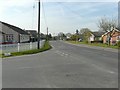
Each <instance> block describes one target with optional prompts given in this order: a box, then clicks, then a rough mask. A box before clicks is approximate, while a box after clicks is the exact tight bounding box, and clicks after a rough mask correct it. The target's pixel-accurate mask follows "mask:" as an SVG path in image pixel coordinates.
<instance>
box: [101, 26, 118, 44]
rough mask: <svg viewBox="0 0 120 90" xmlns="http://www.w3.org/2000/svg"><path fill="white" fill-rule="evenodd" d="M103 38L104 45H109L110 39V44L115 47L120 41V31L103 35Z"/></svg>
mask: <svg viewBox="0 0 120 90" xmlns="http://www.w3.org/2000/svg"><path fill="white" fill-rule="evenodd" d="M110 36H111V37H110ZM102 38H103V43H108V41H109V39H110V44H111V45H115V44H116V43H117V42H118V41H120V30H118V29H116V28H114V29H113V30H111V31H109V32H106V33H105V34H103V35H102Z"/></svg>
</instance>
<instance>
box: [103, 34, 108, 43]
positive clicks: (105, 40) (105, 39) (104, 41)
mask: <svg viewBox="0 0 120 90" xmlns="http://www.w3.org/2000/svg"><path fill="white" fill-rule="evenodd" d="M103 43H107V35H104V36H103Z"/></svg>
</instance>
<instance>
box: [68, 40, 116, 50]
mask: <svg viewBox="0 0 120 90" xmlns="http://www.w3.org/2000/svg"><path fill="white" fill-rule="evenodd" d="M67 42H69V43H72V44H86V45H90V46H99V47H105V48H114V49H118V46H113V45H110V46H108V45H107V44H103V43H86V42H78V41H67Z"/></svg>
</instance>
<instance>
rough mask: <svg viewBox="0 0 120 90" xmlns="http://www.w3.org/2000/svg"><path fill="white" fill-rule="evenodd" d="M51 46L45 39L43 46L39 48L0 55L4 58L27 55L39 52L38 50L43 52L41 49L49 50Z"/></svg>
mask: <svg viewBox="0 0 120 90" xmlns="http://www.w3.org/2000/svg"><path fill="white" fill-rule="evenodd" d="M51 48H52V47H51V45H50V44H49V42H48V41H45V43H44V45H43V47H42V48H40V49H33V50H28V51H22V52H13V53H11V55H10V56H4V54H1V55H0V57H2V58H5V57H11V56H21V55H28V54H36V53H39V52H43V51H46V50H49V49H51Z"/></svg>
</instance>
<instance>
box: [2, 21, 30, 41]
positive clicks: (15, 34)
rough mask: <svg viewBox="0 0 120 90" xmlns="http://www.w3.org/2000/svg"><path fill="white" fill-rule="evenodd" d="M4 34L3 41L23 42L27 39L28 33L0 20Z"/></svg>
mask: <svg viewBox="0 0 120 90" xmlns="http://www.w3.org/2000/svg"><path fill="white" fill-rule="evenodd" d="M0 26H1V27H2V28H0V29H1V30H0V31H2V32H3V33H5V35H4V43H23V42H28V41H29V34H28V33H27V32H25V31H24V30H22V29H21V28H19V27H16V26H13V25H10V24H8V23H5V22H1V21H0Z"/></svg>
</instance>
